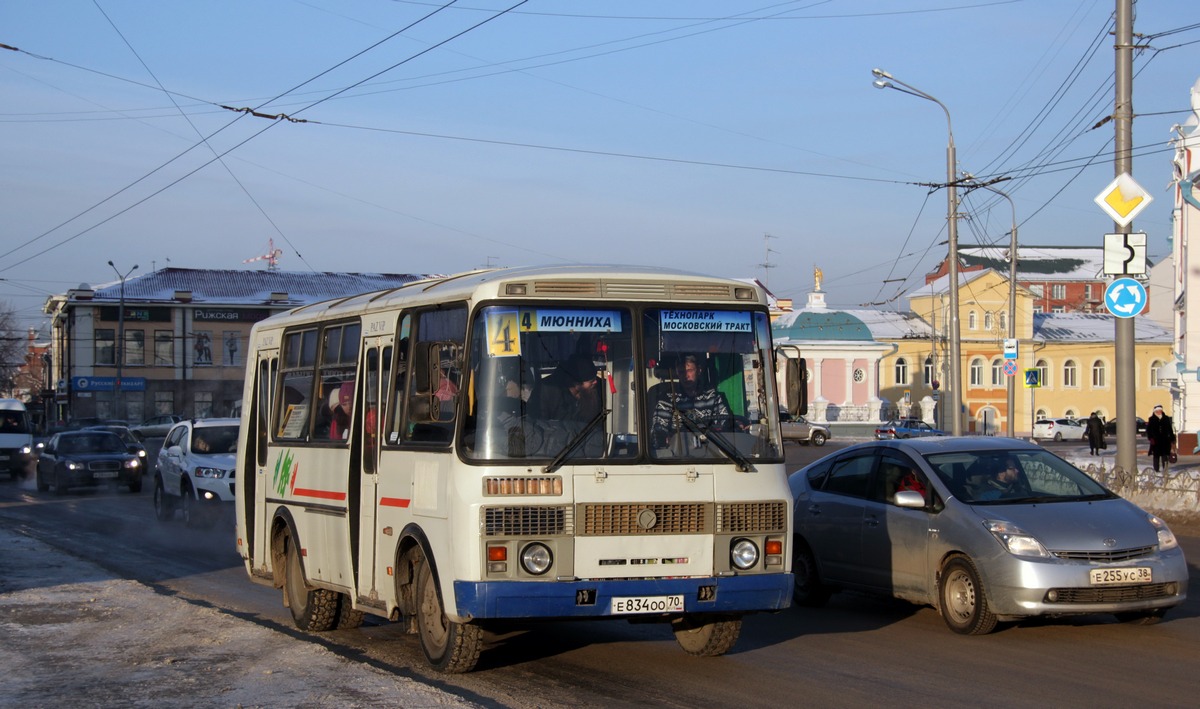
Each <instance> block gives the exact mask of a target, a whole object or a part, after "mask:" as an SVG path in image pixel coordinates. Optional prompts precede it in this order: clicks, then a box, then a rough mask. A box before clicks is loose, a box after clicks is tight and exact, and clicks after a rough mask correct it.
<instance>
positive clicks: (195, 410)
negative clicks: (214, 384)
mask: <svg viewBox="0 0 1200 709" xmlns="http://www.w3.org/2000/svg"><path fill="white" fill-rule="evenodd" d="M192 401H193V402H194V403H193V405H192V415H193V416H194V417H196V418H198V419H206V418H212V410H213V408H212V392H211V391H198V392H196V394H195V395H194V397H193V399H192Z"/></svg>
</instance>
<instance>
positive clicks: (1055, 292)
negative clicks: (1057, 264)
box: [1050, 283, 1067, 300]
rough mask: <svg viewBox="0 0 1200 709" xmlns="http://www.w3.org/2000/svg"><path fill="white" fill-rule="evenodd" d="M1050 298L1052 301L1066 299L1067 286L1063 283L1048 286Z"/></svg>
mask: <svg viewBox="0 0 1200 709" xmlns="http://www.w3.org/2000/svg"><path fill="white" fill-rule="evenodd" d="M1050 297H1051V298H1053V299H1054V300H1062V299H1063V298H1066V297H1067V286H1066V284H1065V283H1055V284H1054V285H1052V286H1050Z"/></svg>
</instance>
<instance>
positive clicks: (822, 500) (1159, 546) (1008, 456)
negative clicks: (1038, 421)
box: [789, 436, 1188, 635]
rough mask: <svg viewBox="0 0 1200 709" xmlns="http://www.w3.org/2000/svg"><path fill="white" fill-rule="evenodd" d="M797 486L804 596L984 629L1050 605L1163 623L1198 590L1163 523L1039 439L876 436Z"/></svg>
mask: <svg viewBox="0 0 1200 709" xmlns="http://www.w3.org/2000/svg"><path fill="white" fill-rule="evenodd" d="M789 482H790V484H791V488H792V495H793V497H794V499H795V504H796V507H795V530H796V532H795V538H794V540H793V542H794V544H793V552H792V559H793V562H792V566H793V573H794V574H795V581H796V583H795V601H796V603H797V604H799V605H810V606H812V605H820V604H822V603H824V602H825V600H826V599H828V597H829V594H830V593H831V592H832V591H834V590H837V589H843V588H845V589H858V590H867V591H876V592H881V593H885V594H889V595H893V596H895V597H897V598H902V599H905V600H907V601H911V602H913V603H918V604H922V605H931V606H933V607H935V608H937V609H938V610H939V612H940V613H941V615H942V618H943V619H944V620H945V622H946V625H948V626H949V627H950V629H951V630H953V631H954V632H956V633H962V634H964V635H982V634H985V633H988V632H991V631H992V630H993V629H994V628H995V627H996V624H997V623H998V622H1004V621H1013V620H1018V619H1020V618H1025V617H1029V616H1039V615H1041V616H1057V615H1066V614H1081V613H1113V614H1115V615H1116V616H1117V617H1118V618H1119V619H1121V620H1125V621H1138V622H1144V623H1149V622H1155V621H1157V620H1158V619H1160V618H1162V616H1163V614H1164V613H1165V612H1166V610H1167V609H1168V608H1171V607H1174V606H1177V605H1179V604H1180V603H1183V602H1184V600H1185V599H1186V597H1187V584H1188V570H1187V562H1186V561H1185V560H1184V557H1183V551H1182V550H1181V549H1180V548H1179V543H1178V542H1177V541H1176V539H1175V536H1174V535H1173V534H1172V533H1171V530H1170V529H1169V528H1168V527H1167V525H1166V524H1165V523H1163V521H1162V520H1161V519H1159V518H1158V517H1155V516H1154V515H1152V514H1149V513H1147V512H1145V511H1143V510H1141V509H1140V508H1138V507H1137V506H1136V505H1134V504H1133V503H1131V502H1129V501H1127V500H1125V499H1123V498H1121V497H1119V496H1117V495H1116V494H1114V493H1112V492H1110V491H1109V490H1107V489H1106V488H1104V487H1103V486H1102V485H1100V484H1099V483H1097V482H1096V481H1095V480H1093V479H1092V478H1090V477H1088V476H1087V475H1085V474H1084V473H1082V472H1081V471H1080V470H1079V469H1077V468H1075V467H1074V466H1072V465H1071V464H1070V463H1068V462H1066V461H1065V460H1063V459H1061V458H1059V457H1057V456H1055V455H1054V454H1052V453H1050V452H1048V451H1046V450H1045V449H1044V448H1042V447H1040V446H1038V445H1036V444H1032V443H1028V442H1026V441H1020V440H1015V439H1011V438H998V437H992V436H987V437H963V438H918V439H911V440H895V441H875V442H871V443H863V444H860V445H856V446H852V447H850V448H846V449H845V450H843V451H841V452H839V453H836V454H834V455H830V456H826V457H825V458H823V459H821V460H819V461H817V462H815V463H813V464H811V465H809V466H807V467H805V468H802V469H801V470H799V471H797V472H795V473H793V474H792V475H791V477H790V478H789Z"/></svg>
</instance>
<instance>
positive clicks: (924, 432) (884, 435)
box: [875, 419, 946, 441]
mask: <svg viewBox="0 0 1200 709" xmlns="http://www.w3.org/2000/svg"><path fill="white" fill-rule="evenodd" d="M944 435H946V432H945V431H943V430H941V429H939V428H934V427H933V426H930V425H929V424H927V423H925V422H924V421H922V420H920V419H894V420H892V421H888V422H887V423H885V424H883V425H882V426H880V427H879V428H876V429H875V438H876V439H877V440H880V441H887V440H891V439H893V438H920V437H922V436H944Z"/></svg>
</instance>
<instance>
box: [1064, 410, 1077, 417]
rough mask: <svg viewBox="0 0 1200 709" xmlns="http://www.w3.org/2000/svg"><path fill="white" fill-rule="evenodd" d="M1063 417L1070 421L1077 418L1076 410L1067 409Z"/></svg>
mask: <svg viewBox="0 0 1200 709" xmlns="http://www.w3.org/2000/svg"><path fill="white" fill-rule="evenodd" d="M1063 416H1066V417H1067V418H1069V419H1073V418H1076V416H1075V409H1067V410H1066V411H1064V412H1063Z"/></svg>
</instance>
